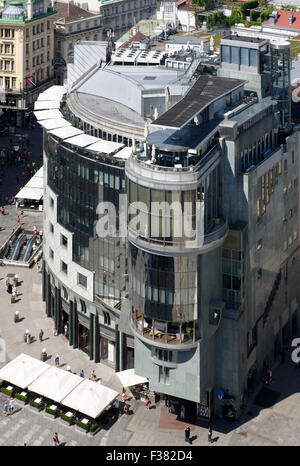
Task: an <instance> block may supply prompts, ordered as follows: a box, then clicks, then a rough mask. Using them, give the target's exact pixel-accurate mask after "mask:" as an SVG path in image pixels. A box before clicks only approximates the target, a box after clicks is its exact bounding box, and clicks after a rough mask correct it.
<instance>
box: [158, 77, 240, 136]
mask: <svg viewBox="0 0 300 466" xmlns="http://www.w3.org/2000/svg"><path fill="white" fill-rule="evenodd" d="M244 83H245V81H242V80H240V79H232V78H222V77H219V76H207V75H203V76H200V77H199V78H198V79H197V81H196V82H195V84H194V85H193V87H192V88H191V89H190V90H189V91H188V92H187V94H186V95H185V96H184V97H183V98H182V99H181V100H180V101H179V102H178V103H177V104H175V105H174V106H173V107H172V108H170V110H168V111H167V112H165V113H164V114H163V115H161V116H160V117H158V118H157V120H155V121H154V122H153V124H154V125H159V126H164V127H167V128H175V129H180V128H183V126H185V125H186V124H187V123H188V122H189V121H191V120H192V119H193V118H194V117H195V116H196V115H197V114H198V113H199V112H200V111H201V110H202V109H204V108H205V107H206V106H207V105H209V104H210V103H211V102H213V101H214V100H216V99H218V98H219V97H221V96H222V95H225V94H228V93H229V92H231V91H233V90H234V89H236V88H237V87H240V86H242V85H243V84H244Z"/></svg>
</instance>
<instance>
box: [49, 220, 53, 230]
mask: <svg viewBox="0 0 300 466" xmlns="http://www.w3.org/2000/svg"><path fill="white" fill-rule="evenodd" d="M49 231H50V233H54V226H53V223H51V222H50V223H49Z"/></svg>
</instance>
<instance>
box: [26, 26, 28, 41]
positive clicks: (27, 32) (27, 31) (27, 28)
mask: <svg viewBox="0 0 300 466" xmlns="http://www.w3.org/2000/svg"><path fill="white" fill-rule="evenodd" d="M26 39H29V29H28V28H27V29H26Z"/></svg>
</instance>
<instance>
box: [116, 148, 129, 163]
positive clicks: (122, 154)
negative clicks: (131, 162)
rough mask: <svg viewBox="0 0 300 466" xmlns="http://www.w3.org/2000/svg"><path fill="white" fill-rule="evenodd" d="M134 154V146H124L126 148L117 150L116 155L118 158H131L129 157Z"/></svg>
mask: <svg viewBox="0 0 300 466" xmlns="http://www.w3.org/2000/svg"><path fill="white" fill-rule="evenodd" d="M131 154H132V147H124V149H121V150H120V151H119V152H117V153H116V154H115V155H114V157H115V158H116V159H124V160H126V159H129V157H130V156H131Z"/></svg>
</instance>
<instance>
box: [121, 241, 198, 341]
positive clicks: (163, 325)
mask: <svg viewBox="0 0 300 466" xmlns="http://www.w3.org/2000/svg"><path fill="white" fill-rule="evenodd" d="M198 269H199V266H198V256H197V255H194V256H178V257H164V256H158V255H155V254H149V253H147V252H145V251H142V250H140V249H138V248H136V247H135V246H134V245H132V244H131V243H129V290H130V295H129V297H130V300H131V303H132V311H133V312H132V324H133V326H134V327H135V328H136V329H137V330H138V331H139V330H140V331H143V334H145V335H146V336H148V337H150V338H151V336H152V335H153V336H154V337H155V336H156V335H155V332H154V331H152V333H151V329H152V328H153V329H154V330H156V331H157V332H160V341H162V342H163V341H167V342H168V343H169V342H171V343H180V342H181V341H180V339H179V335H180V333H182V334H184V333H185V334H186V336H187V334H188V333H189V337H190V338H189V339H187V338H186V340H187V341H188V340H192V341H193V339H195V338H197V337H198V332H197V318H198V289H199V286H198ZM142 320H143V326H142V327H141V321H142ZM186 329H189V332H188V331H186ZM173 337H175V338H173Z"/></svg>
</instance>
